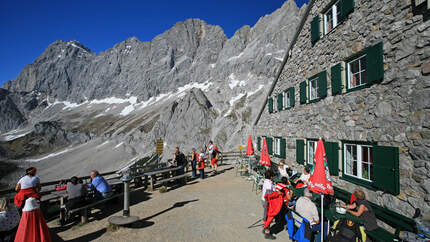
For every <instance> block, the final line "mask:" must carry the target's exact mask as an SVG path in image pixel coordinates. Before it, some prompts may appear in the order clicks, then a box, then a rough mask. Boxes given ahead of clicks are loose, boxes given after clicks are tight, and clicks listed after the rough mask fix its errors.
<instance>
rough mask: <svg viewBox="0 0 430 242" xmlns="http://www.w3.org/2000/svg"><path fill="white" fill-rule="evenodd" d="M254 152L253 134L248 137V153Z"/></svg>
mask: <svg viewBox="0 0 430 242" xmlns="http://www.w3.org/2000/svg"><path fill="white" fill-rule="evenodd" d="M253 154H254V147H253V146H252V139H251V135H250V136H249V138H248V146H246V155H253Z"/></svg>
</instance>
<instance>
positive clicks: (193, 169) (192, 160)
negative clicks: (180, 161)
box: [191, 148, 199, 178]
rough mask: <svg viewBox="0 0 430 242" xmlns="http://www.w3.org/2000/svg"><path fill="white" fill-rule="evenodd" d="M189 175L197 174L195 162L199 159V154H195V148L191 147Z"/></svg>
mask: <svg viewBox="0 0 430 242" xmlns="http://www.w3.org/2000/svg"><path fill="white" fill-rule="evenodd" d="M191 151H192V152H191V177H192V178H195V177H196V174H197V170H196V168H197V163H198V160H199V154H197V152H196V149H194V148H192V149H191Z"/></svg>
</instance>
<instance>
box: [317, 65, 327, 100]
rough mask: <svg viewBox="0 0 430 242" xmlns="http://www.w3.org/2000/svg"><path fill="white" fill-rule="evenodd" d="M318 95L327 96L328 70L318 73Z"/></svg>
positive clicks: (320, 96)
mask: <svg viewBox="0 0 430 242" xmlns="http://www.w3.org/2000/svg"><path fill="white" fill-rule="evenodd" d="M318 97H319V98H325V97H327V72H326V71H322V72H320V73H319V74H318Z"/></svg>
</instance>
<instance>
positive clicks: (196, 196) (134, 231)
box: [48, 166, 289, 241]
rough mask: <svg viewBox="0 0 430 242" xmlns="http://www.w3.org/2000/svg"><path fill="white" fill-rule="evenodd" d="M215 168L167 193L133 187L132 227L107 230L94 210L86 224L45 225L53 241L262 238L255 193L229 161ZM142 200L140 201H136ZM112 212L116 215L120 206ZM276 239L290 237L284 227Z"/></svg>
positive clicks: (101, 218) (104, 219)
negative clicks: (62, 227) (135, 220)
mask: <svg viewBox="0 0 430 242" xmlns="http://www.w3.org/2000/svg"><path fill="white" fill-rule="evenodd" d="M220 168H221V169H220V170H221V172H222V173H220V174H218V175H216V176H213V177H211V176H210V177H208V178H207V179H205V180H193V181H191V182H189V184H188V185H186V186H182V187H178V188H176V189H173V190H170V191H168V192H166V193H159V192H158V191H154V192H152V193H146V192H135V193H133V194H132V202H133V203H135V204H134V205H132V206H131V208H130V210H131V214H132V215H135V216H139V217H140V219H141V220H140V221H139V222H138V223H137V224H136V225H135V226H134V228H120V229H119V230H117V231H113V232H112V231H107V230H106V228H107V227H108V218H109V216H106V214H105V215H103V214H102V215H101V216H96V217H98V219H94V220H93V221H91V219H90V222H89V223H88V224H85V225H83V226H74V227H71V228H67V227H66V230H64V231H61V230H60V229H59V228H58V227H57V225H56V224H55V222H54V221H53V222H50V223H49V224H48V225H49V227H50V229H51V231H52V234H53V236H54V238H53V239H54V241H265V239H264V235H263V234H262V232H261V231H262V227H261V224H262V222H261V220H260V218H261V215H262V207H261V203H260V196H261V194H260V195H256V194H255V192H251V183H250V182H249V181H247V180H246V179H245V178H243V177H240V176H237V177H236V176H235V171H234V169H233V167H232V166H222V167H220ZM139 201H141V202H139ZM116 211H117V212H116V213H114V214H113V215H121V214H122V211H119V212H118V209H117V210H116ZM276 236H277V240H282V241H289V240H288V234H287V231H282V232H281V233H279V234H277V235H276Z"/></svg>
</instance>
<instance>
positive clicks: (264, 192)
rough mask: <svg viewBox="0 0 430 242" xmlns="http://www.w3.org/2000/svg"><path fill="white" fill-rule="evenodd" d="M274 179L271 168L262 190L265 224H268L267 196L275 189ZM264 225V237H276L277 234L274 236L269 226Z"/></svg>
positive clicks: (265, 176)
mask: <svg viewBox="0 0 430 242" xmlns="http://www.w3.org/2000/svg"><path fill="white" fill-rule="evenodd" d="M272 179H273V173H272V171H271V170H267V171H266V172H265V173H264V183H263V190H262V192H261V203H262V205H263V209H264V213H263V222H264V224H266V220H267V200H266V199H265V196H266V195H269V194H271V193H272V192H274V191H275V186H274V185H273V182H272ZM269 225H270V224H269ZM263 227H264V229H263V233H264V237H265V238H266V239H276V238H275V236H273V235H272V234H271V233H270V229H269V226H263Z"/></svg>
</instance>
